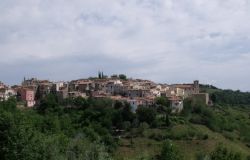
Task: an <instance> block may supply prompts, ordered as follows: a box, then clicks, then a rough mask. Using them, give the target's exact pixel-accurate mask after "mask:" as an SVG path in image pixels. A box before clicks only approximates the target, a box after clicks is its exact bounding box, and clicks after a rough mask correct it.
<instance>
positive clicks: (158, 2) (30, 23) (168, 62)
mask: <svg viewBox="0 0 250 160" xmlns="http://www.w3.org/2000/svg"><path fill="white" fill-rule="evenodd" d="M249 7H250V3H249V2H248V1H247V0H238V1H234V0H225V1H218V0H210V1H204V0H189V1H187V0H179V1H174V0H108V1H103V0H86V1H82V0H72V1H66V0H22V1H17V0H2V1H1V2H0V54H1V55H0V56H1V57H2V58H1V59H0V66H5V65H6V64H7V65H8V66H12V67H10V69H13V67H14V66H15V67H17V68H18V67H19V68H20V67H24V65H28V66H31V68H33V67H32V65H34V62H37V63H38V62H41V63H42V62H44V63H45V62H46V61H50V62H52V63H53V60H58V59H60V60H61V61H67V63H66V64H65V63H60V61H59V62H58V61H56V63H58V64H57V65H55V66H54V65H53V69H54V70H55V71H59V70H62V69H63V71H65V72H66V71H67V69H68V70H69V71H71V75H73V74H75V75H81V74H79V72H80V70H77V69H75V68H76V67H83V66H84V68H88V69H89V70H88V71H84V73H85V74H83V76H87V74H89V73H90V70H91V71H92V72H94V70H95V69H97V68H103V69H104V70H105V71H107V72H109V73H111V72H112V71H113V70H115V72H118V71H119V70H120V71H122V72H126V73H128V74H129V75H131V76H137V77H139V76H140V77H145V78H152V79H154V80H156V81H166V82H186V81H190V80H192V79H196V78H199V79H201V80H202V81H203V82H216V84H217V85H218V86H221V87H227V88H235V89H238V88H240V89H243V90H247V89H248V90H249V88H250V86H249V84H247V79H249V78H250V76H249V75H247V74H246V72H249V71H250V68H249V67H248V66H249V65H247V62H249V53H250V47H249V42H250V30H249V28H250V22H249V19H250V10H249ZM74 57H75V58H76V57H77V58H78V57H81V58H82V59H83V60H84V59H88V58H86V57H92V58H89V60H90V61H91V62H92V63H87V62H84V63H85V64H84V65H83V64H80V63H81V62H77V64H76V62H74V61H73V60H72V59H74ZM102 59H103V61H102ZM21 61H24V62H25V64H23V63H20V62H21ZM96 62H98V63H96ZM119 62H120V63H119ZM107 63H109V64H110V65H108V64H107ZM46 64H47V63H46ZM92 64H95V65H96V66H93V65H92ZM112 64H117V66H115V67H114V66H112ZM119 64H120V65H119ZM51 65H52V64H47V65H46V66H43V69H41V68H39V66H37V68H33V70H29V72H32V73H36V72H37V75H38V76H39V75H44V76H45V75H50V74H49V73H50V72H49V71H48V70H49V69H50V68H51ZM65 66H67V67H65ZM110 66H112V67H110ZM46 67H47V68H49V69H45V68H46ZM24 68H25V67H24ZM114 68H115V69H114ZM0 70H1V69H0ZM14 70H15V69H14ZM72 70H73V71H72ZM2 71H3V70H1V72H2ZM11 73H12V74H15V72H14V71H11ZM19 74H27V71H25V70H24V71H22V72H21V73H19ZM2 76H3V79H6V81H11V80H10V79H11V78H13V76H10V75H9V74H7V73H4V74H3V75H2ZM2 76H1V77H2ZM52 76H54V77H53V78H55V79H56V78H65V79H69V78H70V77H68V76H67V75H65V77H64V76H60V75H56V74H54V75H52ZM8 77H9V78H8ZM230 77H232V78H230ZM237 81H239V82H241V83H240V84H239V83H236V82H237Z"/></svg>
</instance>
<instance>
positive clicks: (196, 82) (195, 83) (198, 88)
mask: <svg viewBox="0 0 250 160" xmlns="http://www.w3.org/2000/svg"><path fill="white" fill-rule="evenodd" d="M194 93H196V94H197V93H200V85H199V81H198V80H195V81H194Z"/></svg>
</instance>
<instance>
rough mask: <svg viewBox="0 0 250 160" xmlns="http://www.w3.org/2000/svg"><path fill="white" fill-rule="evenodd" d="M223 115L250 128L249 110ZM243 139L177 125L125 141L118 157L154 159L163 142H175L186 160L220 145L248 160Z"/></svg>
mask: <svg viewBox="0 0 250 160" xmlns="http://www.w3.org/2000/svg"><path fill="white" fill-rule="evenodd" d="M222 113H223V114H225V115H224V116H230V118H231V119H232V121H234V123H235V125H237V124H238V125H242V124H244V125H246V126H247V127H250V117H249V113H250V111H249V108H238V107H229V108H226V109H224V110H223V112H222V111H221V114H222ZM239 128H240V127H239ZM241 135H242V133H241V131H237V130H233V131H223V132H214V131H212V130H210V129H209V128H208V127H206V126H204V125H197V124H192V123H189V122H187V123H184V124H183V123H178V122H177V123H175V124H174V125H173V126H172V127H170V128H161V129H159V128H158V129H150V128H149V129H146V130H145V131H144V132H143V134H142V135H140V136H137V137H136V138H133V140H132V141H131V138H121V139H120V145H119V147H118V150H117V151H116V152H115V155H114V156H115V159H117V160H133V159H143V157H150V156H154V155H157V154H159V153H160V150H161V145H162V142H163V141H164V140H165V139H171V140H172V142H173V143H174V144H175V145H176V146H177V147H178V149H179V151H180V152H181V154H182V155H183V156H184V158H185V159H186V160H195V159H196V156H197V155H198V154H201V153H203V154H204V153H210V152H211V151H213V150H214V149H215V147H216V146H217V145H218V144H220V143H221V144H223V145H225V146H226V147H227V148H229V149H230V150H233V151H236V152H240V153H241V154H242V155H243V156H244V157H245V156H247V155H249V154H250V148H249V147H247V145H246V143H244V142H243V141H242V137H241Z"/></svg>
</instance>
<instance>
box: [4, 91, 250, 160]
mask: <svg viewBox="0 0 250 160" xmlns="http://www.w3.org/2000/svg"><path fill="white" fill-rule="evenodd" d="M213 90H215V91H214V92H213V93H214V94H215V95H216V102H215V105H214V106H212V107H208V106H205V105H204V104H203V103H201V102H200V101H199V100H193V99H186V100H185V102H184V110H183V111H182V113H180V114H172V113H171V110H170V108H169V102H168V100H167V99H166V98H164V97H160V98H158V99H157V101H156V104H155V105H154V106H152V107H149V108H145V107H139V109H138V110H137V112H136V113H132V112H131V109H130V106H129V104H127V103H122V102H118V101H115V102H113V101H112V100H111V99H107V98H104V99H94V98H88V99H84V98H80V97H79V98H75V99H66V100H64V101H63V102H59V101H58V100H57V98H56V96H54V95H52V94H50V95H47V96H46V97H45V98H44V99H42V101H41V103H40V105H39V106H38V107H37V108H35V109H27V108H17V107H16V106H17V103H19V102H16V100H15V99H9V100H8V101H3V102H0V148H1V149H0V159H1V160H16V159H18V160H34V159H36V160H45V159H46V160H64V159H65V160H111V159H113V160H143V159H144V160H149V159H150V160H152V159H154V160H208V159H209V160H249V159H250V105H249V104H250V103H247V102H248V100H245V101H244V103H243V99H244V98H247V95H248V93H242V92H240V93H239V94H238V93H235V92H233V91H232V92H233V94H238V95H244V98H242V100H239V101H237V102H234V103H231V102H232V101H233V100H232V99H229V98H231V96H228V95H227V91H223V90H218V89H216V88H215V89H213ZM219 92H222V94H221V93H220V94H221V95H224V94H225V95H226V96H225V97H226V100H224V99H221V98H220V96H221V95H220V94H218V93H219ZM245 94H246V95H245ZM245 96H246V97H245ZM227 98H228V100H227ZM229 102H230V103H229Z"/></svg>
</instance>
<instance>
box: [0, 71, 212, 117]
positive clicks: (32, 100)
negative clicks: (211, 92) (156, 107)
mask: <svg viewBox="0 0 250 160" xmlns="http://www.w3.org/2000/svg"><path fill="white" fill-rule="evenodd" d="M49 93H53V94H56V95H57V97H58V99H59V100H63V99H66V98H76V97H79V96H80V97H83V98H87V97H90V96H91V97H93V98H97V99H98V98H111V99H112V100H116V101H122V102H128V103H129V104H130V105H131V106H132V109H133V110H134V111H135V110H136V109H137V108H138V106H151V105H153V104H154V103H155V99H156V98H157V97H161V96H163V97H167V98H168V99H169V100H170V104H171V107H172V109H173V111H175V112H178V111H180V110H182V108H183V100H184V99H185V98H188V97H201V98H202V99H203V100H204V102H205V103H206V104H208V101H209V98H208V94H207V93H200V92H199V81H197V80H196V81H194V82H193V83H192V84H172V85H167V84H158V83H155V82H152V81H149V80H142V79H121V78H119V76H116V75H113V76H111V77H110V78H109V77H102V76H99V77H98V78H91V79H78V80H72V81H70V82H64V81H60V82H51V81H49V80H38V79H36V78H31V79H25V78H24V80H23V82H22V84H21V85H20V86H17V85H16V86H12V87H8V86H6V85H4V84H2V83H0V100H6V99H8V98H9V97H11V96H16V97H17V98H18V99H20V100H21V101H23V102H25V105H26V106H27V107H33V106H35V105H36V104H39V100H40V99H42V98H43V97H44V96H46V95H47V94H49Z"/></svg>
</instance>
